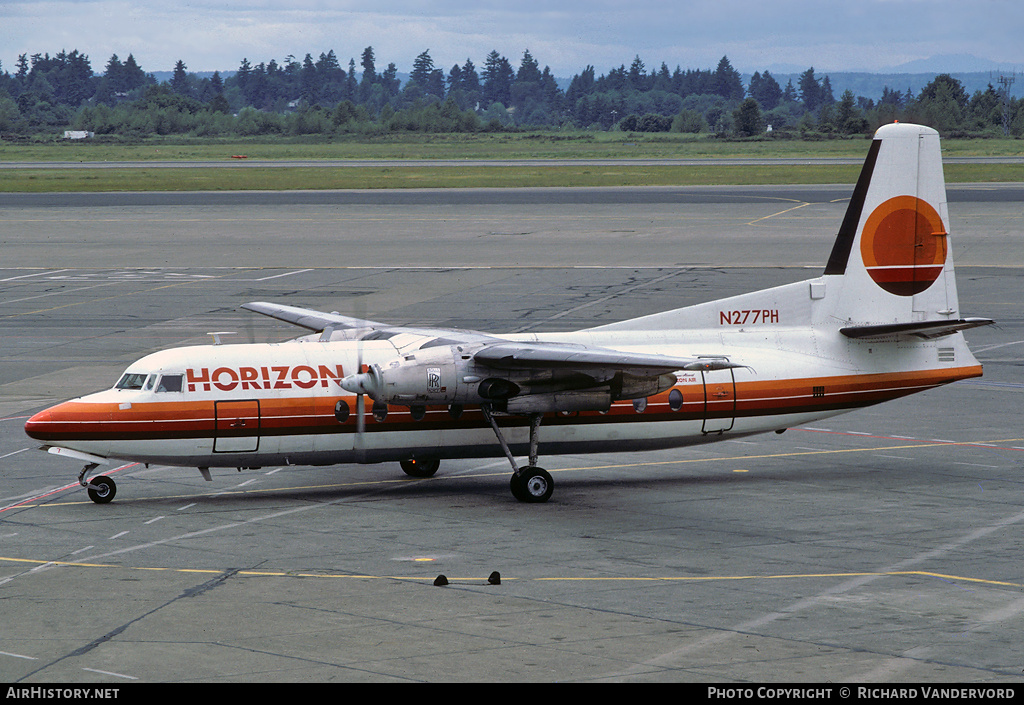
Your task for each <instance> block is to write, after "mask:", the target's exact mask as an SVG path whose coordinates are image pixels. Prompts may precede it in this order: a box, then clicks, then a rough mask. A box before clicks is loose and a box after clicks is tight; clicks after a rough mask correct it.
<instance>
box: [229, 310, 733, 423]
mask: <svg viewBox="0 0 1024 705" xmlns="http://www.w3.org/2000/svg"><path fill="white" fill-rule="evenodd" d="M243 308H245V309H246V310H249V311H254V312H256V313H261V314H264V315H267V316H271V317H273V318H277V319H279V320H282V321H287V322H288V323H293V324H295V325H298V326H302V327H303V328H307V329H309V330H312V331H323V333H322V334H321V340H323V341H328V340H338V339H342V338H344V339H349V340H351V339H360V340H377V339H390V340H391V341H392V342H393V343H394V344H395V346H396V350H397V352H398V356H397V357H396V358H395V359H394V360H392V361H390V362H387V363H384V364H373V365H370V366H369V367H368V368H367V369H366V370H364V371H360V372H357V373H355V374H352V375H349V376H348V377H345V378H344V379H342V380H341V386H342V387H343V388H345V389H346V390H348V391H350V392H353V393H355V394H368V395H369V396H370V397H371V398H372V399H374V401H380V402H384V403H394V404H406V405H408V404H410V403H411V402H416V403H424V404H464V403H470V404H474V403H475V404H481V403H484V404H488V405H489V406H491V407H493V408H495V409H497V410H499V411H503V412H507V413H520V414H527V413H537V412H546V411H582V410H598V411H601V410H607V409H608V407H609V405H610V404H611V403H612V402H613V401H617V400H620V399H638V398H641V397H647V396H650V395H652V394H657V393H659V392H661V391H664V390H665V389H668V388H669V387H671V386H672V385H674V384H675V383H676V381H677V376H676V374H675V373H677V372H682V371H686V372H707V371H711V370H725V369H731V368H736V367H747V366H746V365H743V364H741V363H736V362H732V361H731V360H729V358H728V357H725V356H722V355H707V356H703V355H697V356H693V357H676V356H671V355H661V354H658V353H650V352H637V351H630V350H615V349H612V348H605V347H599V346H593V345H583V344H576V343H549V342H543V341H517V340H510V339H508V338H503V337H499V336H494V335H489V334H486V333H480V332H477V331H471V330H457V329H450V328H418V327H408V326H391V325H388V324H385V323H380V322H377V321H369V320H365V319H361V318H351V317H349V316H342V315H340V314H337V313H329V314H328V313H321V312H319V311H312V310H309V309H303V308H298V307H295V306H284V305H279V304H268V303H250V304H245V305H244V306H243ZM442 380H444V381H442Z"/></svg>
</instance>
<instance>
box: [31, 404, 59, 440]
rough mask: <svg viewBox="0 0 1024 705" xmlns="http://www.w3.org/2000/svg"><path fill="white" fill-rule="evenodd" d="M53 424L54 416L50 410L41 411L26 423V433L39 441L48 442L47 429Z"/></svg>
mask: <svg viewBox="0 0 1024 705" xmlns="http://www.w3.org/2000/svg"><path fill="white" fill-rule="evenodd" d="M52 422H53V415H52V414H51V413H50V409H46V410H44V411H40V412H39V413H38V414H35V415H34V416H32V418H30V419H29V420H28V421H26V422H25V433H27V434H28V435H29V436H30V437H31V438H35V439H36V440H38V441H44V440H47V435H46V434H47V428H48V427H49V426H50V425H51V424H52Z"/></svg>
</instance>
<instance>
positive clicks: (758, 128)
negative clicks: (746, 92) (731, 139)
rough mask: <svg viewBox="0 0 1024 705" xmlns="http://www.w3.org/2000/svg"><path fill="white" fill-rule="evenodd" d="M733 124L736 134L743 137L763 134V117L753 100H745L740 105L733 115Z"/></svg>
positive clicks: (758, 106) (759, 107)
mask: <svg viewBox="0 0 1024 705" xmlns="http://www.w3.org/2000/svg"><path fill="white" fill-rule="evenodd" d="M733 124H734V126H735V130H736V133H737V134H739V135H741V136H743V137H753V136H754V135H760V134H761V133H763V132H764V130H765V122H764V116H763V115H762V114H761V106H760V105H758V104H757V101H756V100H755V99H753V98H747V99H745V100H744V101H743V102H742V103H740V107H738V108H736V111H735V112H734V113H733Z"/></svg>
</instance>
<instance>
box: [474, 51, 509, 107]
mask: <svg viewBox="0 0 1024 705" xmlns="http://www.w3.org/2000/svg"><path fill="white" fill-rule="evenodd" d="M482 78H483V90H484V102H485V103H487V104H491V103H501V104H502V105H505V106H507V105H509V104H511V102H512V80H513V79H514V78H515V72H514V71H513V70H512V65H511V64H510V63H509V61H508V59H506V58H505V57H504V56H501V55H500V54H498V52H497V51H492V52H491V53H490V54H488V55H487V59H486V60H485V61H484V70H483V76H482Z"/></svg>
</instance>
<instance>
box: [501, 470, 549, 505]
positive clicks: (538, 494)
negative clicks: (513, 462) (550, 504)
mask: <svg viewBox="0 0 1024 705" xmlns="http://www.w3.org/2000/svg"><path fill="white" fill-rule="evenodd" d="M509 489H511V490H512V496H513V497H515V498H516V499H518V500H519V501H520V502H528V503H531V504H536V503H540V502H547V501H548V500H549V499H551V493H552V492H554V491H555V481H554V480H553V479H551V475H550V473H548V471H547V470H545V469H544V468H537V467H532V466H531V467H525V468H522V469H520V470H519V473H518V474H514V475H512V479H511V481H510V482H509Z"/></svg>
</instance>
